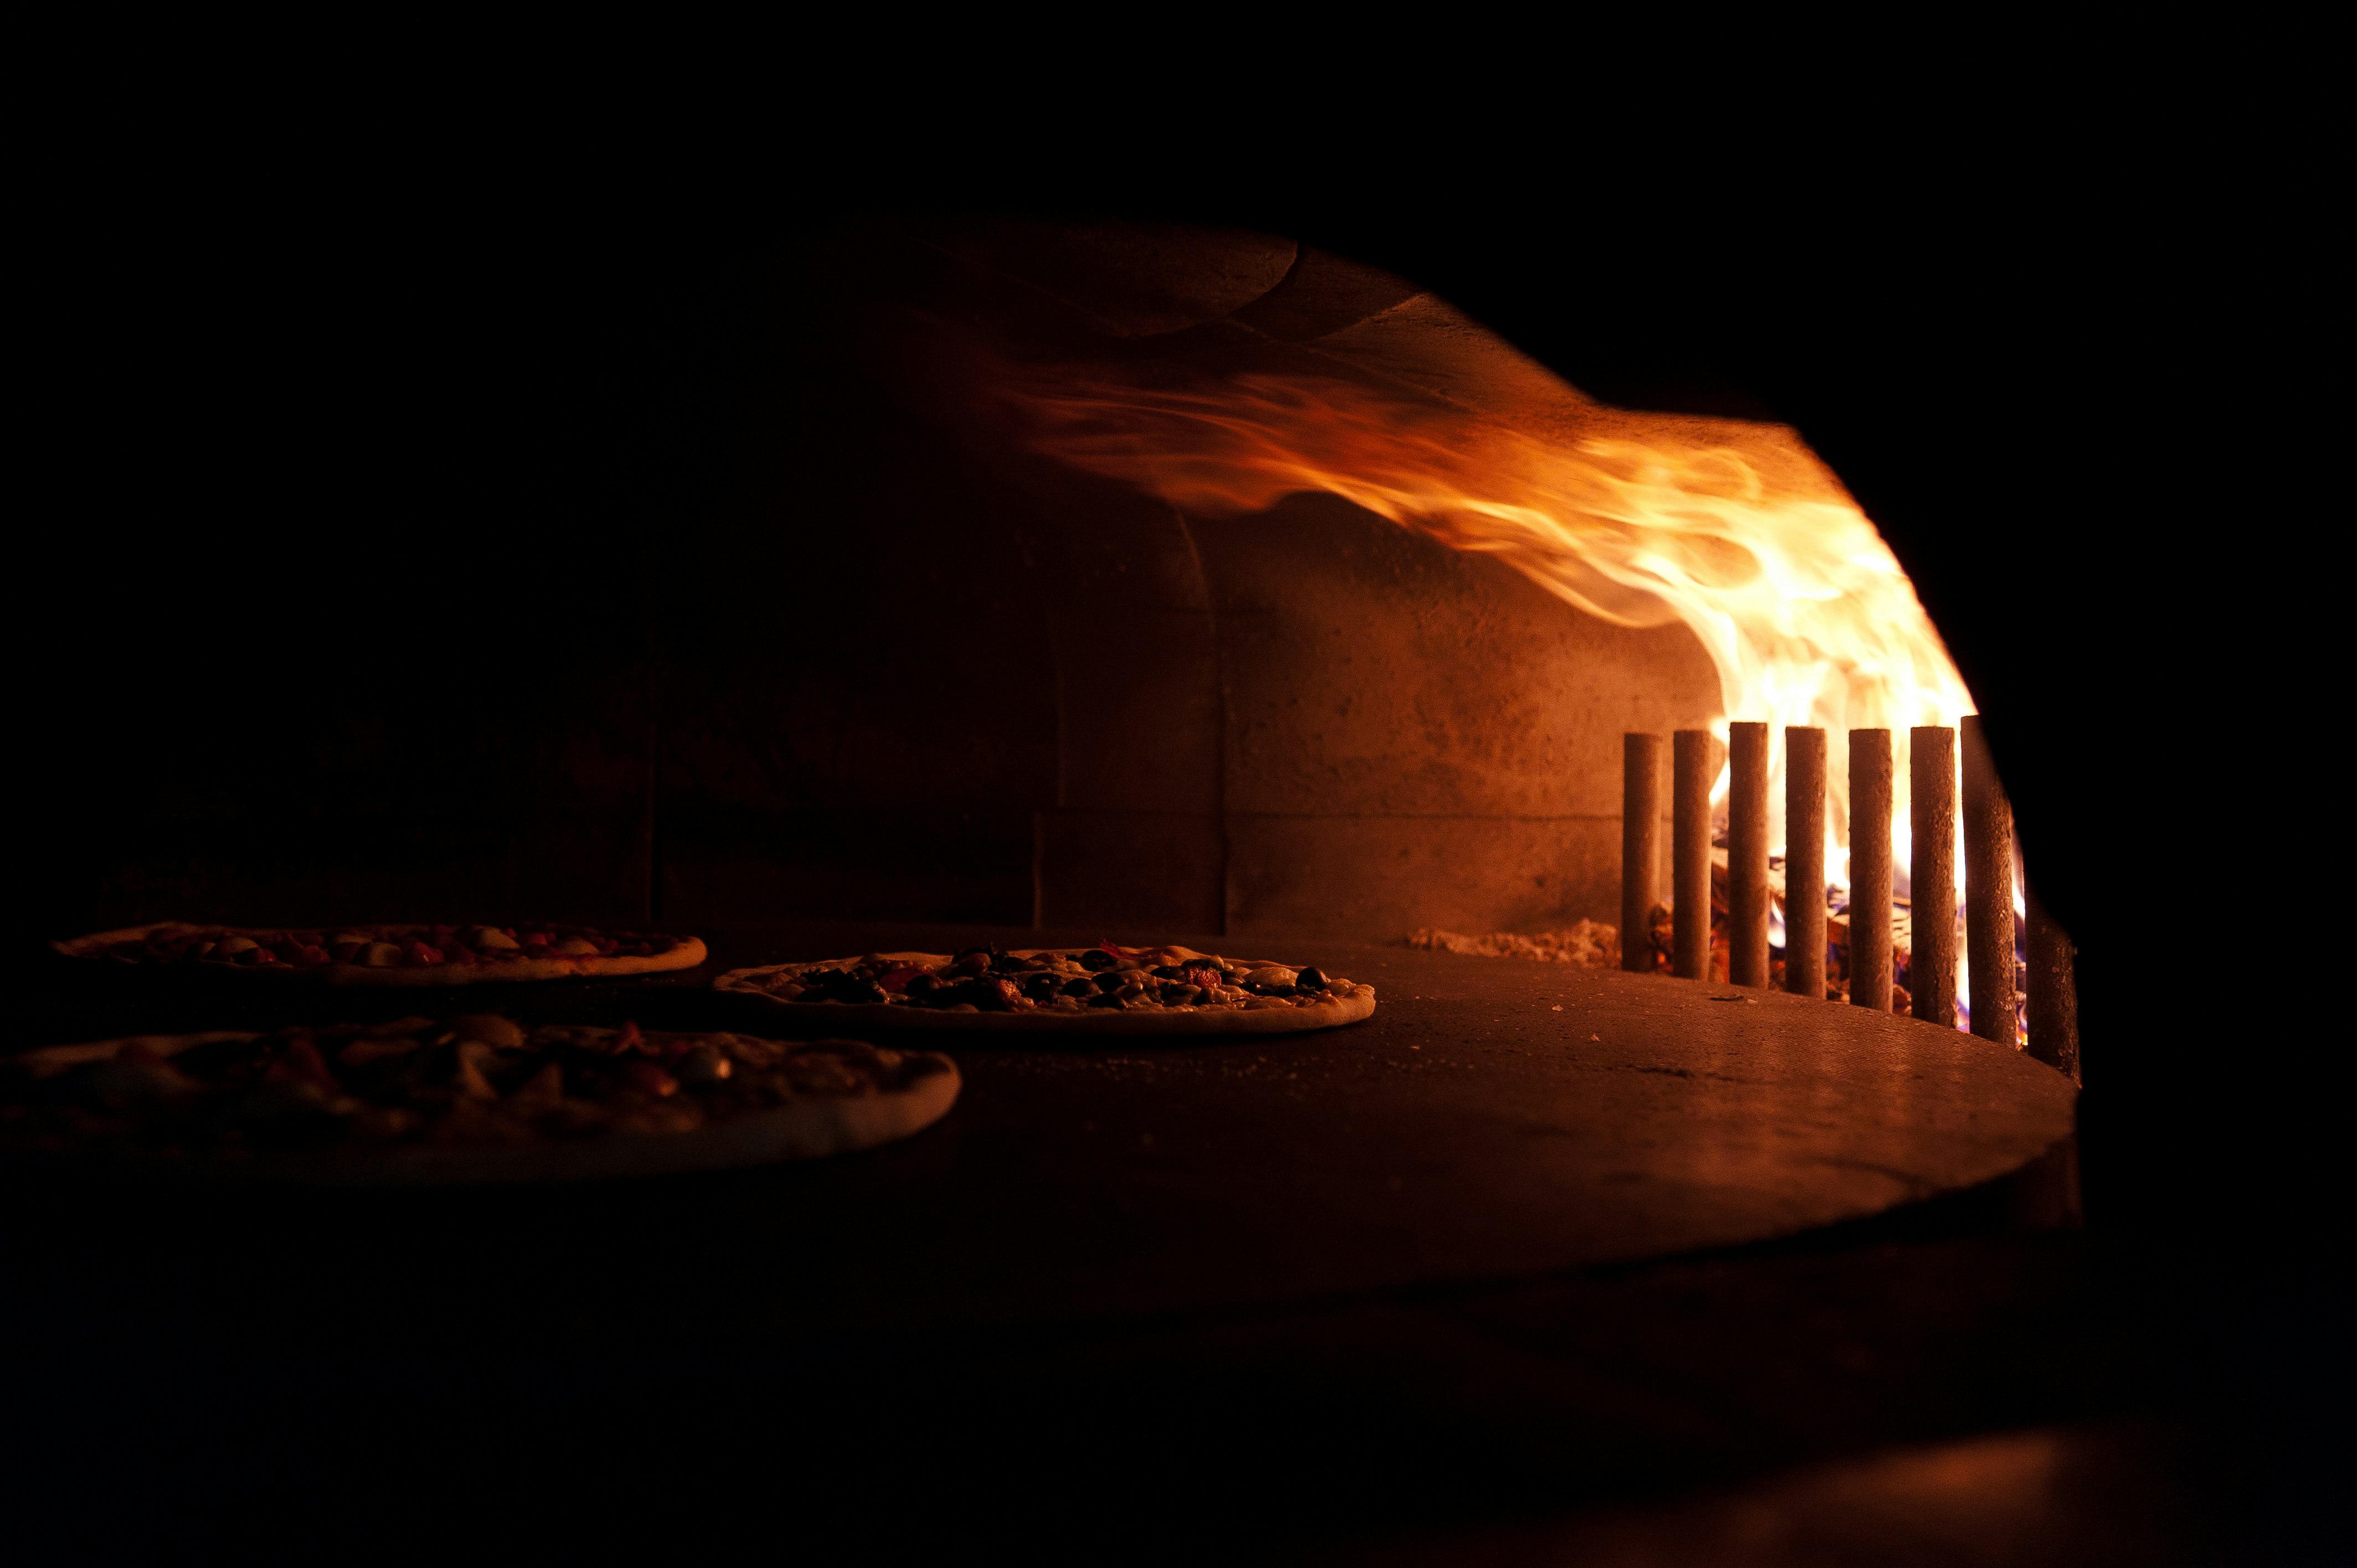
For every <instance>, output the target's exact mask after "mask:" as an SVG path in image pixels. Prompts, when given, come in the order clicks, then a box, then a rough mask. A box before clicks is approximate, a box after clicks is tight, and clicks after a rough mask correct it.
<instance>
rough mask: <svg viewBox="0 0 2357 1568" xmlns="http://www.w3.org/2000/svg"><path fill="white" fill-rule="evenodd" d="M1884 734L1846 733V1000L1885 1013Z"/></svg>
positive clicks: (1887, 774)
mask: <svg viewBox="0 0 2357 1568" xmlns="http://www.w3.org/2000/svg"><path fill="white" fill-rule="evenodd" d="M1891 784H1892V776H1891V760H1890V732H1889V730H1887V729H1854V730H1852V731H1850V732H1849V999H1850V1001H1851V1002H1853V1003H1855V1004H1857V1005H1858V1006H1860V1007H1874V1008H1878V1009H1879V1010H1881V1011H1882V1012H1885V1013H1888V1012H1889V1011H1890V811H1891V801H1890V795H1891Z"/></svg>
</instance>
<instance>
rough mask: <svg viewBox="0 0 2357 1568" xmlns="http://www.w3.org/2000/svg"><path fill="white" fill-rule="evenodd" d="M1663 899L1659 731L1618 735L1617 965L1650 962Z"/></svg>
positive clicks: (1636, 966)
mask: <svg viewBox="0 0 2357 1568" xmlns="http://www.w3.org/2000/svg"><path fill="white" fill-rule="evenodd" d="M1661 900H1662V737H1661V736H1657V735H1626V736H1621V737H1620V967H1621V968H1622V969H1627V970H1635V971H1638V972H1650V971H1651V970H1652V967H1653V906H1654V905H1656V904H1658V903H1660V902H1661Z"/></svg>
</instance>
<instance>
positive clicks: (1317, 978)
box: [1293, 968, 1326, 991]
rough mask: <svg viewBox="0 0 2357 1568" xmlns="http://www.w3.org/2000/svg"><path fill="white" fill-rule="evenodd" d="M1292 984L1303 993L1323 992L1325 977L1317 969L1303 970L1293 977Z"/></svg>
mask: <svg viewBox="0 0 2357 1568" xmlns="http://www.w3.org/2000/svg"><path fill="white" fill-rule="evenodd" d="M1293 983H1294V984H1296V985H1297V986H1299V987H1300V988H1301V989H1302V990H1304V991H1323V990H1325V989H1326V976H1325V974H1324V972H1321V971H1319V970H1318V969H1315V968H1311V969H1305V970H1302V971H1300V972H1298V973H1297V974H1296V975H1295V976H1294V977H1293Z"/></svg>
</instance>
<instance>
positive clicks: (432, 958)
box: [401, 942, 442, 965]
mask: <svg viewBox="0 0 2357 1568" xmlns="http://www.w3.org/2000/svg"><path fill="white" fill-rule="evenodd" d="M401 956H402V958H403V960H404V961H405V962H408V963H410V964H413V965H415V964H428V963H440V962H441V961H442V950H441V949H440V948H429V947H427V946H426V945H425V943H424V942H411V943H410V944H409V945H407V946H406V947H404V948H403V949H402V950H401Z"/></svg>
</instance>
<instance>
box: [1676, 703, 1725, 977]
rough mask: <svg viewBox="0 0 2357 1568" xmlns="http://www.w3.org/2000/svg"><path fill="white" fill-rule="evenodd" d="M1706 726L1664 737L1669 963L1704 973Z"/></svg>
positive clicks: (1679, 971) (1688, 972) (1683, 972)
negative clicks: (1667, 776) (1667, 755)
mask: <svg viewBox="0 0 2357 1568" xmlns="http://www.w3.org/2000/svg"><path fill="white" fill-rule="evenodd" d="M1710 751H1711V740H1710V731H1708V730H1706V729H1682V730H1679V731H1677V732H1676V733H1675V734H1674V735H1673V736H1671V737H1670V754H1671V755H1670V771H1671V773H1672V775H1673V777H1672V779H1671V782H1670V811H1671V817H1670V860H1671V863H1672V864H1671V868H1670V969H1671V972H1673V973H1674V974H1676V975H1677V976H1678V978H1680V979H1681V980H1707V979H1709V978H1710V778H1711V774H1712V773H1713V772H1714V771H1715V769H1714V768H1712V767H1711V762H1712V761H1713V758H1712V757H1711V754H1710Z"/></svg>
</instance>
